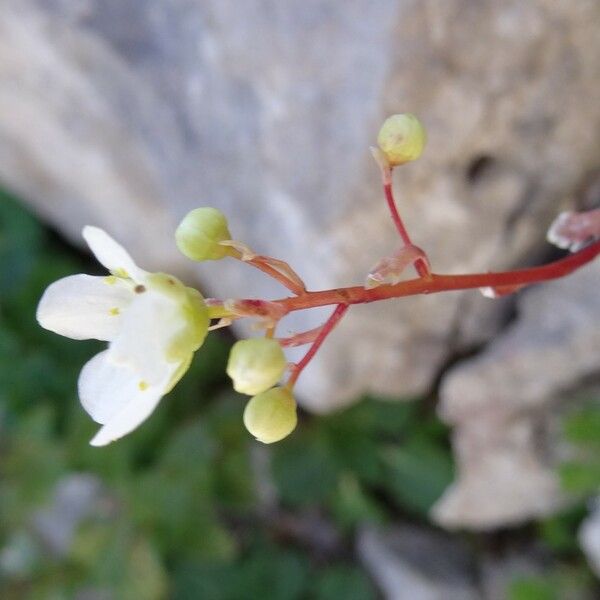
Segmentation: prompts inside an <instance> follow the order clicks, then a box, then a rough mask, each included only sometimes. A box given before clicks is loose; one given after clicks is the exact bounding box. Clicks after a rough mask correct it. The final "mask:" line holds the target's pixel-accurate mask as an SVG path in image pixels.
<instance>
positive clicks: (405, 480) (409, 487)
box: [383, 438, 453, 515]
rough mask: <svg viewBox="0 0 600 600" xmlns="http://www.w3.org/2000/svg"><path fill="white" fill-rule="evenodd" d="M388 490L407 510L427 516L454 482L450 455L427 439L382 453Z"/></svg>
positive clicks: (411, 441)
mask: <svg viewBox="0 0 600 600" xmlns="http://www.w3.org/2000/svg"><path fill="white" fill-rule="evenodd" d="M383 460H384V462H385V464H386V466H387V473H388V477H387V486H386V487H387V489H388V490H389V491H390V492H391V494H392V495H393V497H394V498H395V499H396V500H397V501H398V503H399V504H400V505H401V506H403V507H404V508H406V509H408V510H412V511H415V512H416V513H418V514H422V515H426V514H427V513H428V512H429V510H430V508H431V507H432V506H433V504H434V502H435V501H436V500H437V499H438V498H439V497H440V496H441V495H442V493H443V492H444V490H445V489H446V487H447V486H448V485H449V484H450V483H451V481H452V479H453V465H452V459H451V457H450V454H449V452H448V451H447V450H446V449H445V448H441V447H440V446H439V445H436V444H433V443H431V441H429V440H427V439H426V438H412V439H410V440H408V441H407V442H406V443H405V444H403V445H402V446H400V447H392V446H390V447H388V448H386V449H385V450H384V452H383Z"/></svg>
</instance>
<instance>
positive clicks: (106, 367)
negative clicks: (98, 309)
mask: <svg viewBox="0 0 600 600" xmlns="http://www.w3.org/2000/svg"><path fill="white" fill-rule="evenodd" d="M107 358H108V351H106V350H105V351H104V352H100V354H97V355H96V356H94V357H93V358H92V359H91V360H90V361H88V362H87V363H86V364H85V366H84V367H83V369H82V371H81V374H80V376H79V398H80V400H81V404H82V405H83V407H84V408H85V410H86V411H87V412H88V413H89V414H90V415H91V416H92V418H93V419H94V420H95V421H96V422H98V423H102V424H104V427H102V428H101V429H100V431H99V432H98V433H97V434H96V435H95V436H94V438H93V439H92V441H91V442H90V443H91V444H92V445H93V446H104V445H106V444H108V443H110V442H112V441H114V440H116V439H118V438H120V437H123V436H124V435H126V434H127V433H129V432H131V431H133V430H134V429H135V428H136V427H137V426H138V425H140V424H141V423H142V422H143V421H145V420H146V419H147V418H148V417H149V416H150V414H151V413H152V411H153V410H154V409H155V408H156V406H157V404H158V403H159V401H160V399H161V398H162V396H163V395H164V394H165V392H166V389H167V387H168V385H169V382H170V379H171V377H172V375H173V373H174V372H175V370H176V369H177V368H178V365H177V364H174V365H171V366H170V368H169V370H168V371H167V372H165V377H164V378H163V380H162V381H160V382H158V383H157V384H155V385H149V384H148V383H147V382H145V381H144V380H142V379H140V377H139V375H138V374H136V373H135V371H133V370H132V369H130V368H128V367H127V366H118V365H115V364H113V363H111V362H110V361H109V360H108V359H107Z"/></svg>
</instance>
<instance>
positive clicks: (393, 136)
mask: <svg viewBox="0 0 600 600" xmlns="http://www.w3.org/2000/svg"><path fill="white" fill-rule="evenodd" d="M426 141H427V134H426V133H425V129H424V127H423V125H421V122H420V121H419V119H417V117H415V115H412V114H410V113H405V114H400V115H392V116H391V117H389V118H388V119H386V120H385V122H384V123H383V125H382V126H381V129H380V130H379V135H378V136H377V144H378V146H379V148H380V149H381V151H382V152H383V153H384V154H385V156H386V158H387V159H388V162H389V163H390V166H392V167H396V166H398V165H403V164H404V163H407V162H410V161H411V160H416V159H417V158H419V156H421V154H422V152H423V148H424V147H425V142H426Z"/></svg>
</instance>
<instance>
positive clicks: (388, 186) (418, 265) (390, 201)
mask: <svg viewBox="0 0 600 600" xmlns="http://www.w3.org/2000/svg"><path fill="white" fill-rule="evenodd" d="M383 191H384V193H385V199H386V202H387V205H388V208H389V209H390V214H391V216H392V221H394V225H395V226H396V229H397V230H398V233H399V234H400V237H401V238H402V241H403V242H404V245H405V246H412V241H411V239H410V236H409V235H408V231H407V230H406V227H405V226H404V222H403V221H402V217H401V216H400V213H399V212H398V208H397V207H396V201H395V200H394V190H393V189H392V182H391V180H387V179H384V182H383ZM414 265H415V269H416V270H417V273H418V274H419V276H420V277H427V276H428V275H429V272H428V268H427V265H424V264H423V262H422V261H421V259H417V260H416V261H415V263H414Z"/></svg>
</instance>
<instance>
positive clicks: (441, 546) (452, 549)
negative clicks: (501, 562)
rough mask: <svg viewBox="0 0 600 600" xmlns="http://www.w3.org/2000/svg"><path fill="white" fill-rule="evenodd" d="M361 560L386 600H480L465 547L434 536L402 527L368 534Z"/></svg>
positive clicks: (362, 538) (361, 540)
mask: <svg viewBox="0 0 600 600" xmlns="http://www.w3.org/2000/svg"><path fill="white" fill-rule="evenodd" d="M357 550H358V554H359V557H360V560H361V561H362V563H363V564H364V566H365V568H366V569H367V570H368V572H369V573H370V574H371V577H373V579H374V581H375V582H376V584H377V585H378V587H379V589H380V591H381V592H382V594H383V596H384V597H385V598H386V600H475V599H476V598H479V597H480V596H479V595H478V594H477V591H476V587H475V583H474V581H473V573H472V565H471V563H470V557H469V554H468V552H467V551H466V549H465V548H464V547H463V546H462V544H460V543H458V542H457V541H456V540H452V539H450V538H449V537H447V536H445V535H443V534H441V533H439V532H433V531H426V530H424V529H419V528H418V527H415V526H409V525H402V526H399V527H395V528H394V529H392V530H387V531H386V532H385V533H383V532H382V531H378V530H376V529H372V528H365V529H363V530H362V531H361V532H360V533H359V535H358V539H357Z"/></svg>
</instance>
